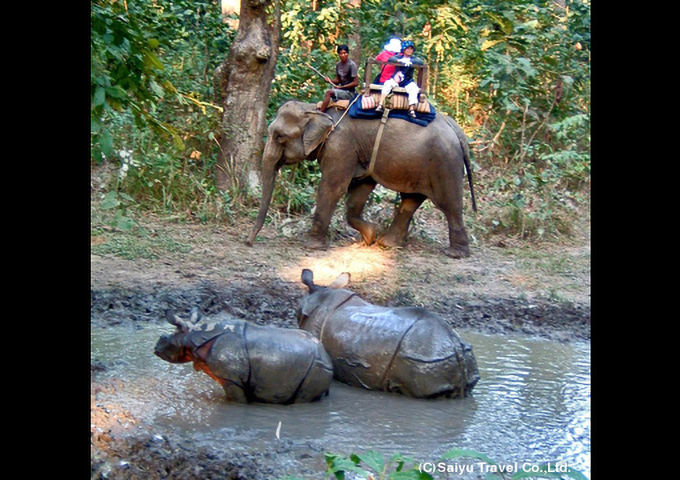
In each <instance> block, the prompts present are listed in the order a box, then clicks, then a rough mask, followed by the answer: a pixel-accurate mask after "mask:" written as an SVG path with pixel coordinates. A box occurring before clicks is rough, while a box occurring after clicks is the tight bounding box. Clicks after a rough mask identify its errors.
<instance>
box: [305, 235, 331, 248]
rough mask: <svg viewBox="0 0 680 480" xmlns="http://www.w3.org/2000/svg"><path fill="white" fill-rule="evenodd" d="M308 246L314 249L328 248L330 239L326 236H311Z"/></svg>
mask: <svg viewBox="0 0 680 480" xmlns="http://www.w3.org/2000/svg"><path fill="white" fill-rule="evenodd" d="M307 247H308V248H311V249H312V250H328V240H327V239H326V238H325V237H315V236H310V237H309V241H308V242H307Z"/></svg>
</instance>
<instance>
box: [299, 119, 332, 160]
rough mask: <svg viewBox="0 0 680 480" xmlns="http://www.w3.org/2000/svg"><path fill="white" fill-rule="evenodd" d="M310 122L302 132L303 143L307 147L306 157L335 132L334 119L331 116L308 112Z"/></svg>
mask: <svg viewBox="0 0 680 480" xmlns="http://www.w3.org/2000/svg"><path fill="white" fill-rule="evenodd" d="M307 115H308V116H309V121H308V122H307V125H306V126H305V131H304V132H302V143H303V145H304V146H305V156H307V155H309V154H310V153H312V151H314V149H315V148H316V147H318V146H319V144H320V143H321V142H323V141H324V140H326V138H327V137H328V135H329V134H330V132H331V130H333V119H332V118H331V117H330V115H328V114H325V113H322V112H307Z"/></svg>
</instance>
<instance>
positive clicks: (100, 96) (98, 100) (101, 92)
mask: <svg viewBox="0 0 680 480" xmlns="http://www.w3.org/2000/svg"><path fill="white" fill-rule="evenodd" d="M105 101H106V90H105V89H104V88H102V87H97V89H96V90H95V91H94V98H93V99H92V103H93V104H94V105H95V106H98V105H104V102H105Z"/></svg>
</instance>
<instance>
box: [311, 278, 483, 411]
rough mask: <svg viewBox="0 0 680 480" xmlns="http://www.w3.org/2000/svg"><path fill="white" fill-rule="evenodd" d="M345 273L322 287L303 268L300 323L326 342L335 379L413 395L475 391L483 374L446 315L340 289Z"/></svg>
mask: <svg viewBox="0 0 680 480" xmlns="http://www.w3.org/2000/svg"><path fill="white" fill-rule="evenodd" d="M349 278H350V275H349V274H347V273H344V274H342V275H341V276H340V277H338V279H337V280H335V281H334V282H333V283H332V284H331V285H330V286H329V287H322V286H319V285H315V284H314V275H313V273H312V271H311V270H308V269H304V270H303V271H302V283H304V284H305V285H306V286H307V287H308V288H309V294H308V295H305V296H304V297H303V299H302V301H301V306H300V309H299V311H298V323H299V325H300V328H302V329H304V330H307V331H309V332H311V333H312V334H313V335H314V336H315V337H316V338H318V339H319V340H320V341H321V343H323V345H324V347H326V351H327V352H328V354H329V355H330V356H331V359H332V360H333V371H334V375H335V378H336V379H337V380H339V381H341V382H343V383H346V384H349V385H352V386H357V387H363V388H366V389H370V390H380V391H387V392H398V393H402V394H404V395H409V396H412V397H417V398H436V397H442V396H444V397H449V398H453V397H465V396H467V395H468V394H469V393H470V392H471V391H472V389H473V387H474V386H475V385H476V384H477V382H478V381H479V378H480V377H479V371H478V369H477V361H476V359H475V356H474V354H473V353H472V346H471V345H470V344H469V343H466V342H465V341H463V340H462V339H461V338H460V336H459V335H458V333H457V332H456V331H455V330H454V329H453V328H452V327H451V326H450V325H449V324H448V323H447V322H446V321H445V320H444V319H443V318H441V317H440V316H438V315H435V314H434V313H431V312H429V311H427V310H425V309H423V308H419V307H400V308H389V307H381V306H377V305H373V304H371V303H369V302H367V301H365V300H363V299H362V298H360V297H359V296H358V295H357V294H355V293H353V292H351V291H350V290H346V289H344V288H343V287H345V286H346V285H347V283H348V281H349Z"/></svg>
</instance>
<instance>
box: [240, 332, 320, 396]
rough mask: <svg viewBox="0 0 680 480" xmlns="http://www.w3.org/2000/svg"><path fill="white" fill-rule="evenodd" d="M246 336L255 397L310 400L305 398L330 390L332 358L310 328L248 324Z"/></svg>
mask: <svg viewBox="0 0 680 480" xmlns="http://www.w3.org/2000/svg"><path fill="white" fill-rule="evenodd" d="M244 339H245V345H246V348H247V351H248V358H249V360H250V382H249V387H250V389H251V394H252V396H253V398H254V399H256V400H259V401H267V402H271V403H292V402H295V401H298V402H299V401H309V400H306V399H307V398H309V399H310V400H311V399H314V398H316V397H318V396H320V395H321V394H322V393H324V392H325V391H327V390H328V388H329V386H330V382H331V380H332V365H331V362H330V358H328V355H327V354H326V355H325V356H324V355H323V354H325V350H323V346H321V345H320V342H318V341H317V340H316V339H315V338H314V337H313V336H312V335H310V334H309V333H308V332H304V331H301V330H293V329H282V328H273V327H261V326H258V325H248V328H247V329H246V331H245V335H244ZM320 352H323V354H320ZM310 374H311V377H310Z"/></svg>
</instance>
